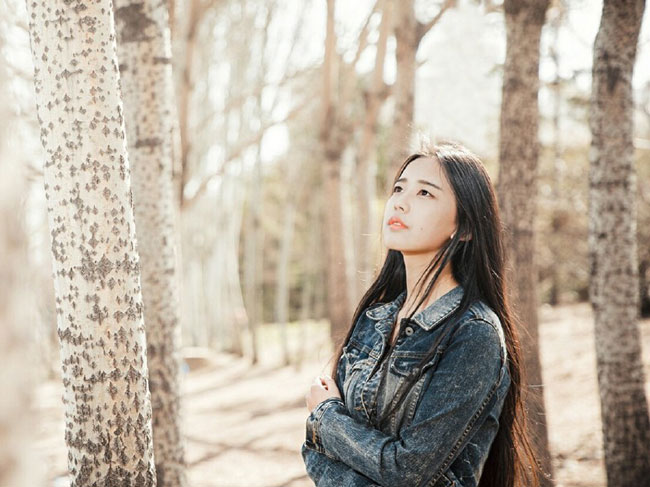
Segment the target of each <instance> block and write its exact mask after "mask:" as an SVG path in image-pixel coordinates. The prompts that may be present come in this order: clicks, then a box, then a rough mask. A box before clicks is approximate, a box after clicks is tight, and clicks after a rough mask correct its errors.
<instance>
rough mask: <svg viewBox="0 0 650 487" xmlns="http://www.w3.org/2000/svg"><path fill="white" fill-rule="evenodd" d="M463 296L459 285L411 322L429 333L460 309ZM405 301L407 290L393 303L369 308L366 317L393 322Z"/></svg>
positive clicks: (462, 290)
mask: <svg viewBox="0 0 650 487" xmlns="http://www.w3.org/2000/svg"><path fill="white" fill-rule="evenodd" d="M463 294H464V289H463V287H462V286H461V285H458V286H456V287H455V288H453V289H451V290H450V291H448V292H447V293H445V294H443V295H442V296H440V297H439V298H438V299H436V300H435V301H434V302H433V303H431V304H430V305H429V306H427V307H426V308H424V309H423V310H420V311H418V312H417V313H415V315H414V316H413V318H411V320H412V321H415V322H416V323H417V324H418V325H419V326H420V327H421V328H423V329H425V330H426V331H429V330H431V329H432V328H433V327H434V326H436V325H437V324H438V323H440V321H442V320H443V319H444V318H446V317H447V316H449V315H450V314H451V313H453V312H454V310H455V309H456V308H458V305H459V304H460V301H461V299H462V298H463ZM405 300H406V290H404V291H402V292H401V294H400V295H399V296H397V297H396V298H395V299H394V300H393V301H390V302H388V303H382V304H380V305H379V306H375V307H372V308H369V309H368V310H366V316H368V318H372V319H373V320H385V319H390V321H391V322H392V321H394V320H395V317H396V315H397V312H398V311H399V309H400V308H401V307H402V304H403V303H404V301H405Z"/></svg>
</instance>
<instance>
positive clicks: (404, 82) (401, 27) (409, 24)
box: [386, 0, 457, 191]
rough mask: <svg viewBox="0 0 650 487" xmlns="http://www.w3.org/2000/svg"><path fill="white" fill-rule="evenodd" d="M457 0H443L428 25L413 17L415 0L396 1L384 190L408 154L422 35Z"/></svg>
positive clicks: (388, 189) (388, 186) (389, 184)
mask: <svg viewBox="0 0 650 487" xmlns="http://www.w3.org/2000/svg"><path fill="white" fill-rule="evenodd" d="M456 2H457V0H444V2H443V3H442V5H441V6H440V10H439V11H438V13H437V14H436V15H435V17H433V18H432V19H431V20H430V21H429V22H427V23H422V22H420V21H419V20H418V19H417V18H416V16H415V0H400V1H399V2H397V3H396V12H395V14H396V15H395V21H394V29H395V58H396V62H397V74H396V78H395V86H394V87H393V92H394V97H395V112H394V114H393V127H392V130H391V136H390V141H391V143H390V151H389V154H388V158H389V159H388V172H387V177H386V189H387V191H390V190H391V185H392V183H393V179H392V177H393V175H394V174H395V173H396V172H397V170H398V169H399V167H400V166H401V164H402V162H403V159H404V156H406V155H407V153H408V152H409V151H410V141H411V133H412V131H413V114H414V110H415V104H414V103H415V102H414V100H415V73H416V71H417V63H416V55H417V52H418V48H419V47H420V43H421V42H422V39H423V38H424V36H425V35H426V34H427V32H429V31H430V30H431V29H432V28H433V27H434V26H435V25H436V24H437V23H438V22H439V21H440V19H442V17H443V15H444V13H445V12H446V11H447V10H449V9H450V8H453V7H455V6H456Z"/></svg>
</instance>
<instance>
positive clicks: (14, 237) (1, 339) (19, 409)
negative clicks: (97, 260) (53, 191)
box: [0, 32, 45, 487]
mask: <svg viewBox="0 0 650 487" xmlns="http://www.w3.org/2000/svg"><path fill="white" fill-rule="evenodd" d="M3 37H4V34H3V33H2V32H0V88H2V90H3V93H7V91H8V90H9V89H10V87H9V83H8V80H9V76H8V73H6V71H5V67H6V63H7V60H6V59H5V58H4V56H2V53H3V52H7V51H5V39H4V38H3ZM11 101H12V100H11V97H3V98H2V99H1V100H0V120H2V121H3V122H4V123H3V124H0V171H1V172H2V178H0V229H2V231H0V255H1V256H2V258H1V259H0V282H2V286H3V291H2V292H1V293H0V357H2V371H1V372H0V391H2V393H3V395H4V396H5V397H7V398H10V400H8V401H7V400H3V401H0V485H7V486H12V487H28V486H29V487H31V486H33V485H45V479H44V478H43V477H44V474H45V471H44V470H43V469H42V468H35V465H37V466H40V465H42V464H43V462H42V459H40V458H37V457H36V455H35V454H34V447H33V443H34V441H35V440H36V438H35V432H36V428H35V424H38V423H36V421H37V419H38V418H37V417H36V415H35V414H34V413H33V411H34V410H33V408H32V397H33V387H34V385H35V383H36V381H37V380H38V378H39V377H38V376H37V367H36V364H37V361H35V360H34V359H33V357H34V356H35V354H37V353H38V352H39V351H38V348H37V346H36V345H35V343H34V340H33V338H32V337H33V336H34V334H33V333H34V330H33V328H34V316H35V313H34V312H33V309H34V306H33V302H29V299H30V297H31V290H30V289H29V288H28V284H27V279H26V273H25V270H26V269H27V268H28V264H29V262H28V255H27V251H28V248H29V241H28V238H27V232H26V229H25V228H24V222H25V221H26V218H25V217H26V212H25V208H24V205H23V203H24V199H25V196H26V195H27V194H28V192H29V191H28V190H29V188H28V187H27V184H25V183H26V175H25V174H23V170H24V169H25V167H26V165H25V164H22V163H20V162H19V161H17V160H16V159H15V158H14V157H11V156H10V155H9V154H7V153H5V151H4V149H5V142H6V141H7V139H8V137H10V136H12V135H13V134H11V135H10V132H13V130H12V129H10V125H9V124H8V123H7V122H9V121H10V120H11V118H10V117H11V116H12V114H11V110H10V103H11ZM26 324H28V325H27V326H26ZM30 335H31V336H30Z"/></svg>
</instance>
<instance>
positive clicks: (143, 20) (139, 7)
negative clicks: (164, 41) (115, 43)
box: [115, 3, 154, 42]
mask: <svg viewBox="0 0 650 487" xmlns="http://www.w3.org/2000/svg"><path fill="white" fill-rule="evenodd" d="M115 23H116V28H119V29H120V37H119V38H120V41H121V42H140V41H146V40H148V39H151V37H150V36H147V35H145V32H146V30H147V27H149V26H150V25H152V24H154V21H153V20H151V19H150V18H149V17H148V16H147V14H146V13H145V12H144V3H133V4H131V5H127V6H126V7H120V8H118V9H116V10H115Z"/></svg>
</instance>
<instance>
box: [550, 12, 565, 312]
mask: <svg viewBox="0 0 650 487" xmlns="http://www.w3.org/2000/svg"><path fill="white" fill-rule="evenodd" d="M552 11H553V13H554V15H553V18H552V19H549V22H548V26H549V28H550V30H551V35H552V36H553V37H552V39H553V40H552V43H551V45H550V53H549V57H550V59H551V61H552V62H553V68H554V70H555V77H554V79H553V81H552V82H551V83H549V86H548V88H549V90H550V91H551V92H552V93H553V117H552V121H551V123H552V125H553V147H552V149H553V171H552V173H551V195H550V196H551V197H550V201H549V203H550V206H551V208H550V210H551V229H552V231H553V233H552V234H551V235H549V236H548V237H549V240H548V245H549V250H550V252H551V253H552V255H555V256H558V255H561V253H562V247H563V246H564V245H566V240H565V239H566V234H565V227H566V226H567V224H568V223H569V219H568V218H566V211H565V210H564V209H563V205H564V204H566V202H565V201H564V200H563V194H562V182H563V181H564V178H565V176H564V172H565V171H564V166H565V163H564V160H563V157H562V156H563V151H564V148H563V144H562V129H561V116H562V96H563V95H562V83H563V79H562V76H560V43H559V39H560V28H561V27H562V26H563V25H564V22H565V18H566V11H567V7H566V5H565V4H564V2H563V1H560V2H558V3H557V4H556V5H555V6H554V8H553V10H552ZM561 265H562V264H561V263H560V262H559V261H558V260H555V259H553V260H552V261H551V263H550V269H549V274H550V281H551V288H550V291H549V304H551V305H552V306H555V305H557V304H559V302H560V293H561V288H562V278H561V277H562V274H561V268H560V267H561Z"/></svg>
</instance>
